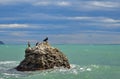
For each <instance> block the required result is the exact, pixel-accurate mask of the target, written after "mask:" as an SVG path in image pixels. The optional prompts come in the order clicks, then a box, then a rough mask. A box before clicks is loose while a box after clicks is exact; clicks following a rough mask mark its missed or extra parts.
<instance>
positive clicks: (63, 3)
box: [33, 1, 71, 6]
mask: <svg viewBox="0 0 120 79" xmlns="http://www.w3.org/2000/svg"><path fill="white" fill-rule="evenodd" d="M33 5H35V6H70V5H71V3H70V2H67V1H38V2H35V3H33Z"/></svg>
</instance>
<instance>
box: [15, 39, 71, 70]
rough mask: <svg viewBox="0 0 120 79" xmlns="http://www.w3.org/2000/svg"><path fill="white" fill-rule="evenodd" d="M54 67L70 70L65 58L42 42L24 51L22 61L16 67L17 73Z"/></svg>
mask: <svg viewBox="0 0 120 79" xmlns="http://www.w3.org/2000/svg"><path fill="white" fill-rule="evenodd" d="M54 67H65V68H70V64H69V62H68V59H67V57H66V56H65V55H64V54H63V53H62V52H61V51H60V50H59V49H57V48H54V47H52V46H51V45H50V44H49V43H48V42H47V41H43V42H41V43H39V44H37V45H36V46H34V47H28V48H26V50H25V58H24V60H23V61H22V62H21V63H20V64H19V65H18V66H17V67H16V69H17V70H18V71H34V70H45V69H51V68H54Z"/></svg>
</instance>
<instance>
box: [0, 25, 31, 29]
mask: <svg viewBox="0 0 120 79" xmlns="http://www.w3.org/2000/svg"><path fill="white" fill-rule="evenodd" d="M28 26H29V25H27V24H0V28H26V27H28Z"/></svg>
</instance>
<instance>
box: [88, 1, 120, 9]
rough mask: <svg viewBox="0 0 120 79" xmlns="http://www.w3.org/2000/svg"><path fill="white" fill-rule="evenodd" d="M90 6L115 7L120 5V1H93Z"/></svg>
mask: <svg viewBox="0 0 120 79" xmlns="http://www.w3.org/2000/svg"><path fill="white" fill-rule="evenodd" d="M89 5H90V6H93V7H101V8H102V7H103V8H115V7H120V5H119V3H116V2H110V1H93V2H90V3H89Z"/></svg>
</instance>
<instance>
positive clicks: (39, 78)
mask: <svg viewBox="0 0 120 79" xmlns="http://www.w3.org/2000/svg"><path fill="white" fill-rule="evenodd" d="M52 46H53V47H56V48H58V49H59V50H61V51H62V52H63V53H64V54H65V55H66V56H67V57H68V60H69V62H70V66H71V68H70V69H65V68H62V67H61V68H54V69H48V70H42V71H25V72H20V71H17V70H15V69H14V68H15V67H16V66H18V65H19V63H20V62H21V61H22V60H23V59H24V55H25V52H24V51H25V49H26V48H27V46H26V45H0V79H120V45H113V44H110V45H109V44H108V45H101V44H100V45H99V44H96V45H94V44H93V45H92V44H89V45H87V44H85V45H84V44H83V45H82V44H58V45H52Z"/></svg>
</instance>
